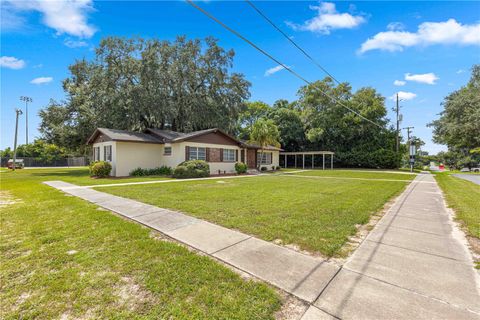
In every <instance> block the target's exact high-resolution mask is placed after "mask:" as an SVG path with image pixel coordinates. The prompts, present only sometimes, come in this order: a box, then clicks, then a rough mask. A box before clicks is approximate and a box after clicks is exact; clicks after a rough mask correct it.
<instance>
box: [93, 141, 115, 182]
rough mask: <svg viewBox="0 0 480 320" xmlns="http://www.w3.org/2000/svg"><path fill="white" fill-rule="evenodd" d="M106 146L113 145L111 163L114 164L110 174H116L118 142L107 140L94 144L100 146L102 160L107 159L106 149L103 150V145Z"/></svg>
mask: <svg viewBox="0 0 480 320" xmlns="http://www.w3.org/2000/svg"><path fill="white" fill-rule="evenodd" d="M105 146H112V161H111V162H110V164H111V165H112V171H111V172H110V175H111V176H115V173H116V170H117V167H116V159H117V158H116V154H117V151H116V148H117V142H115V141H106V142H97V143H94V144H93V147H94V148H95V147H100V160H102V161H105V153H104V150H103V147H105ZM92 152H93V151H92ZM92 159H93V157H92Z"/></svg>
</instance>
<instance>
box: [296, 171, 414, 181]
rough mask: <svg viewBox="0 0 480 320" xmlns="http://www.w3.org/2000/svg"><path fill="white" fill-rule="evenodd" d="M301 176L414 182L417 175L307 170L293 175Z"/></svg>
mask: <svg viewBox="0 0 480 320" xmlns="http://www.w3.org/2000/svg"><path fill="white" fill-rule="evenodd" d="M292 174H295V175H301V176H315V177H335V178H361V179H388V180H412V179H413V178H415V174H405V173H404V172H398V173H390V172H385V171H375V170H365V171H359V170H307V171H302V172H297V173H292Z"/></svg>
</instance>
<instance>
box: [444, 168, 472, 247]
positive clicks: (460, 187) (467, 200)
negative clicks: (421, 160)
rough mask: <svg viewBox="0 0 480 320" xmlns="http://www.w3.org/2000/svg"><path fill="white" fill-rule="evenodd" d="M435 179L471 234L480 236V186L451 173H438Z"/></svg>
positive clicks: (458, 217)
mask: <svg viewBox="0 0 480 320" xmlns="http://www.w3.org/2000/svg"><path fill="white" fill-rule="evenodd" d="M435 179H437V182H438V184H439V185H440V188H442V190H443V192H444V193H445V196H446V200H447V203H448V205H449V206H450V207H452V208H453V209H454V210H455V212H456V217H457V219H458V220H460V221H461V223H462V224H463V225H464V226H465V227H466V229H467V231H468V233H469V235H471V236H473V237H476V238H480V201H479V199H480V186H479V185H477V184H475V183H473V182H470V181H466V180H463V179H460V178H457V177H454V176H452V175H450V174H449V173H437V174H435Z"/></svg>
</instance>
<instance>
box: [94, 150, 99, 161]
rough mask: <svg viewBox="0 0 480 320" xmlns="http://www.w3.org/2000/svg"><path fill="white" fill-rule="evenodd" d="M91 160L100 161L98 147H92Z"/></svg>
mask: <svg viewBox="0 0 480 320" xmlns="http://www.w3.org/2000/svg"><path fill="white" fill-rule="evenodd" d="M93 161H100V147H93Z"/></svg>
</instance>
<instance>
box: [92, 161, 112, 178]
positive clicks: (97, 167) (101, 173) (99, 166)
mask: <svg viewBox="0 0 480 320" xmlns="http://www.w3.org/2000/svg"><path fill="white" fill-rule="evenodd" d="M111 171H112V165H111V164H110V162H107V161H95V162H92V163H90V175H91V176H94V177H98V178H104V177H108V176H109V175H110V172H111Z"/></svg>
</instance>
